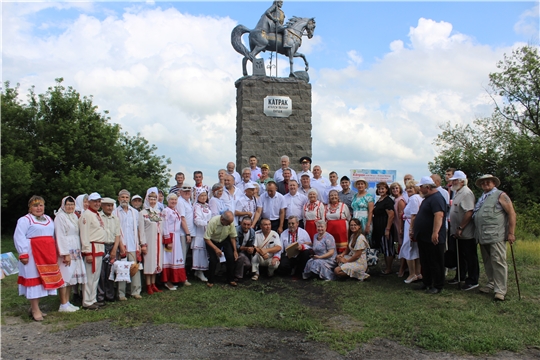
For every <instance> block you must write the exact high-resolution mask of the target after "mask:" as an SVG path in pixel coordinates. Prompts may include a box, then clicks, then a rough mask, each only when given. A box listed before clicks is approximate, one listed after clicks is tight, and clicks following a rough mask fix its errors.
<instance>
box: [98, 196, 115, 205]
mask: <svg viewBox="0 0 540 360" xmlns="http://www.w3.org/2000/svg"><path fill="white" fill-rule="evenodd" d="M101 203H102V204H116V201H115V200H114V199H111V198H109V197H104V198H103V199H101Z"/></svg>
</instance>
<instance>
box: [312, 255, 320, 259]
mask: <svg viewBox="0 0 540 360" xmlns="http://www.w3.org/2000/svg"><path fill="white" fill-rule="evenodd" d="M313 258H314V259H320V258H321V257H320V256H319V255H313Z"/></svg>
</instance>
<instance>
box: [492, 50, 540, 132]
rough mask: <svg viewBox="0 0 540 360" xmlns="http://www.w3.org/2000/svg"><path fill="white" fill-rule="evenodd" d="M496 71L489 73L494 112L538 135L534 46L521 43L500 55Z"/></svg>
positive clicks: (538, 64) (539, 63)
mask: <svg viewBox="0 0 540 360" xmlns="http://www.w3.org/2000/svg"><path fill="white" fill-rule="evenodd" d="M497 68H498V69H501V71H500V72H496V73H492V74H489V80H490V85H491V88H492V89H493V93H494V94H496V95H499V96H501V97H502V99H503V100H502V101H503V103H502V104H499V103H498V102H497V101H495V100H494V102H495V111H496V113H498V114H500V115H502V116H503V117H504V118H506V119H507V120H510V121H512V122H513V123H514V124H515V125H516V126H517V127H518V129H519V130H521V131H522V132H523V133H524V134H526V135H534V136H540V56H539V55H538V48H537V47H533V46H523V47H521V48H519V49H517V50H514V51H512V54H511V55H509V56H507V55H506V54H505V55H504V60H502V61H499V62H498V63H497Z"/></svg>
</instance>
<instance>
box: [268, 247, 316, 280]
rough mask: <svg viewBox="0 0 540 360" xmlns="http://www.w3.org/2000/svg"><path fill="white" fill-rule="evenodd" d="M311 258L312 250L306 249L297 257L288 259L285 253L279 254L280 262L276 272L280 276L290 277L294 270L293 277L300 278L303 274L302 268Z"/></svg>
mask: <svg viewBox="0 0 540 360" xmlns="http://www.w3.org/2000/svg"><path fill="white" fill-rule="evenodd" d="M312 256H313V250H312V249H307V250H302V251H300V254H298V256H297V257H295V258H291V259H289V258H288V257H287V255H286V254H285V253H283V254H281V260H280V262H279V267H278V268H277V270H276V272H277V273H278V274H279V275H281V276H289V275H291V272H292V270H293V269H294V274H293V275H294V276H297V277H300V276H302V273H303V272H304V268H305V267H306V264H307V262H308V260H309V259H310V258H311V257H312Z"/></svg>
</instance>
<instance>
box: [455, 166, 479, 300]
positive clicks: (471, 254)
mask: <svg viewBox="0 0 540 360" xmlns="http://www.w3.org/2000/svg"><path fill="white" fill-rule="evenodd" d="M448 180H449V182H450V183H451V184H452V190H453V193H454V199H453V200H452V203H451V204H452V206H450V213H449V217H450V237H451V238H452V237H453V238H454V239H455V241H456V246H457V253H458V254H457V258H458V262H457V265H458V268H457V271H456V278H457V280H458V282H461V281H465V285H464V286H463V287H462V289H463V290H472V289H474V288H477V287H478V276H479V266H478V254H477V247H476V240H475V239H474V222H473V221H472V215H473V210H474V200H475V198H474V194H473V192H472V191H471V189H469V188H468V187H467V176H466V175H465V173H464V172H463V171H459V170H458V171H455V172H454V174H453V175H452V176H451V177H450V178H449V179H448Z"/></svg>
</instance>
